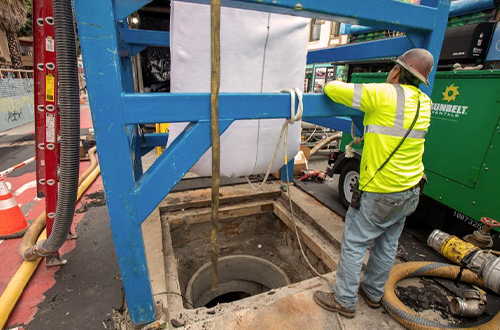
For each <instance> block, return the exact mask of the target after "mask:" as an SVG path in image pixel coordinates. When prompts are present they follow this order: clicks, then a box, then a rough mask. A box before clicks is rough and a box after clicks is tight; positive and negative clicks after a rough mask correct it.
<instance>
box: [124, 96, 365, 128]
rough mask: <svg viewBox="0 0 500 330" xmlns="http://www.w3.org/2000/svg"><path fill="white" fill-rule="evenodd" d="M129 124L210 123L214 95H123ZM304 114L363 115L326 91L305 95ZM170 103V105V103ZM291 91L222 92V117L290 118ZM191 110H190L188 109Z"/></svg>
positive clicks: (314, 115)
mask: <svg viewBox="0 0 500 330" xmlns="http://www.w3.org/2000/svg"><path fill="white" fill-rule="evenodd" d="M122 100H123V102H122V103H123V113H124V121H125V123H126V124H151V123H162V122H167V123H176V122H210V94H208V93H206V94H177V93H172V94H170V93H148V94H129V93H126V94H123V96H122ZM303 103H304V115H303V116H304V117H333V116H348V117H361V116H362V115H363V113H362V112H361V111H359V110H356V109H353V108H349V107H346V106H344V105H341V104H338V103H334V102H332V101H330V99H329V98H328V97H326V96H325V95H322V94H305V95H304V98H303ZM167 105H168V106H167ZM290 105H291V104H290V95H288V94H284V93H281V94H226V93H221V94H220V95H219V120H242V119H274V118H289V117H290ZM186 109H189V110H186Z"/></svg>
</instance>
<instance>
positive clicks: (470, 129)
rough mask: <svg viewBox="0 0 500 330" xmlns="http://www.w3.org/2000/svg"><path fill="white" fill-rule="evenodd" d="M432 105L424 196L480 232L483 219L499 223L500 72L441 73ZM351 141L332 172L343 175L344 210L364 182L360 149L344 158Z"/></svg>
mask: <svg viewBox="0 0 500 330" xmlns="http://www.w3.org/2000/svg"><path fill="white" fill-rule="evenodd" d="M386 77H387V73H360V74H353V75H352V79H351V81H352V82H354V83H373V82H385V79H386ZM432 101H433V106H432V117H431V118H432V119H431V127H430V128H429V132H428V133H427V135H426V141H425V152H424V159H423V161H424V165H425V173H426V174H427V178H428V181H429V184H428V185H427V186H426V188H425V189H424V194H425V195H426V196H428V197H430V198H431V199H432V200H434V201H436V202H437V203H434V204H439V205H444V206H446V207H447V208H449V209H451V211H452V213H453V216H454V217H455V218H456V219H457V220H458V221H463V222H465V223H467V224H468V225H471V226H473V227H476V228H479V227H481V224H480V222H479V220H480V219H481V217H490V218H493V219H496V220H500V70H481V71H476V70H474V71H453V72H450V71H447V72H438V73H437V74H436V79H435V82H434V88H433V92H432ZM350 141H351V137H350V135H349V134H344V136H343V138H342V141H341V152H340V153H339V154H337V155H335V157H333V158H334V163H333V166H331V167H330V170H329V174H340V178H339V187H338V188H339V194H340V196H341V199H342V203H343V204H344V205H345V206H347V205H349V201H350V198H351V194H352V186H353V184H355V182H357V178H358V176H359V161H360V159H361V153H362V148H360V149H357V150H356V152H355V156H354V157H353V158H347V157H345V154H344V151H345V150H344V148H345V146H346V145H347V144H348V143H349V142H350ZM421 204H422V203H421ZM423 207H425V205H424V206H423ZM435 220H436V221H439V219H435ZM433 221H434V220H433ZM496 229H498V228H496Z"/></svg>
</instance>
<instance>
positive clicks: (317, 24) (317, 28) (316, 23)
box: [309, 19, 323, 41]
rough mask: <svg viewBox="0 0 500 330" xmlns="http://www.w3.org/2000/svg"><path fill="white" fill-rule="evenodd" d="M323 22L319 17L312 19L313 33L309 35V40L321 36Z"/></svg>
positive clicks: (314, 39)
mask: <svg viewBox="0 0 500 330" xmlns="http://www.w3.org/2000/svg"><path fill="white" fill-rule="evenodd" d="M322 23H323V22H322V21H321V20H319V19H313V20H311V33H310V35H309V41H318V40H319V39H320V36H321V24H322Z"/></svg>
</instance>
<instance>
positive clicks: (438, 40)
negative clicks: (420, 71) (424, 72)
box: [421, 0, 451, 97]
mask: <svg viewBox="0 0 500 330" xmlns="http://www.w3.org/2000/svg"><path fill="white" fill-rule="evenodd" d="M427 2H437V13H436V26H435V27H434V29H433V30H432V31H431V32H430V33H428V34H427V35H426V36H424V38H423V42H422V48H425V49H427V50H428V51H429V52H431V53H432V55H434V68H433V69H432V72H431V74H430V75H429V86H421V89H422V91H423V92H424V93H426V94H427V95H428V96H429V97H430V96H431V94H432V86H433V85H434V77H435V76H436V70H437V66H438V62H439V55H440V54H441V47H442V46H443V39H444V34H445V33H446V27H447V26H448V16H449V12H450V6H451V0H427Z"/></svg>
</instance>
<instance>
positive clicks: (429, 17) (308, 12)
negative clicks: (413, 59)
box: [178, 0, 436, 32]
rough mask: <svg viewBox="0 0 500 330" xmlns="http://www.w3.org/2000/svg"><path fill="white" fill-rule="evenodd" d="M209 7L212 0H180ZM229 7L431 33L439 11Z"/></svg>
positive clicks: (332, 2)
mask: <svg viewBox="0 0 500 330" xmlns="http://www.w3.org/2000/svg"><path fill="white" fill-rule="evenodd" d="M178 1H185V2H193V3H202V4H208V3H209V1H208V0H178ZM222 5H223V6H225V7H232V8H241V9H250V10H256V11H265V12H270V13H276V14H285V15H292V16H301V17H307V18H318V19H324V20H329V21H335V22H342V23H349V24H358V25H368V26H374V27H380V28H384V29H389V30H396V31H403V32H406V31H415V30H420V31H430V30H432V29H433V27H434V26H435V25H436V9H435V8H432V7H427V6H419V5H414V4H411V3H407V2H403V1H399V0H378V1H373V0H328V1H325V0H304V1H301V2H297V1H296V0H279V1H276V0H222Z"/></svg>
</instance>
